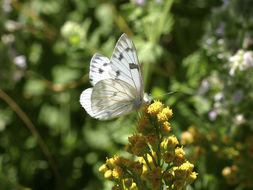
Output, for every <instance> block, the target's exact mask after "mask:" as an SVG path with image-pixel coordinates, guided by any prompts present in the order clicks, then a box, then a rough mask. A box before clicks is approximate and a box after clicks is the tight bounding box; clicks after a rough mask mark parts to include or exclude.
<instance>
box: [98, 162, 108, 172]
mask: <svg viewBox="0 0 253 190" xmlns="http://www.w3.org/2000/svg"><path fill="white" fill-rule="evenodd" d="M107 169H108V168H107V166H106V164H103V165H102V166H100V167H99V169H98V171H99V172H103V173H104V172H106V170H107Z"/></svg>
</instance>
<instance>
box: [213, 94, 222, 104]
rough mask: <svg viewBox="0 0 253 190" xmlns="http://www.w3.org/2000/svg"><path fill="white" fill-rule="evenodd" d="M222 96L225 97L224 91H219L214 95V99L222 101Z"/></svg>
mask: <svg viewBox="0 0 253 190" xmlns="http://www.w3.org/2000/svg"><path fill="white" fill-rule="evenodd" d="M222 98H223V93H222V92H219V93H217V94H215V95H214V100H215V101H216V102H217V101H220V100H221V99H222Z"/></svg>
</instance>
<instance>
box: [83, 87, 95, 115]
mask: <svg viewBox="0 0 253 190" xmlns="http://www.w3.org/2000/svg"><path fill="white" fill-rule="evenodd" d="M92 91H93V89H92V88H88V89H86V90H84V91H83V92H82V94H81V96H80V103H81V105H82V107H83V108H84V109H85V110H86V112H87V113H88V114H89V115H90V116H91V117H94V118H96V115H95V114H94V113H93V111H92V110H91V94H92Z"/></svg>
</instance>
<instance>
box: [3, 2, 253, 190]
mask: <svg viewBox="0 0 253 190" xmlns="http://www.w3.org/2000/svg"><path fill="white" fill-rule="evenodd" d="M252 7H253V4H252V1H251V0H231V1H226V0H223V1H221V0H215V1H202V0H195V1H186V0H174V1H173V0H129V1H125V0H124V1H97V0H96V1H94V0H85V1H78V0H75V1H60V0H48V1H43V0H34V1H14V0H12V1H9V0H2V1H0V9H1V11H0V12H1V13H0V14H1V17H0V189H29V188H30V189H63V188H64V189H109V188H110V187H111V186H112V184H110V183H108V182H107V181H105V180H104V179H103V176H101V174H99V172H98V167H99V166H100V165H101V164H102V163H103V162H104V161H105V158H106V157H107V156H108V157H110V156H112V155H114V154H116V153H117V154H118V155H124V153H123V147H124V145H125V144H126V142H127V138H128V136H129V135H130V134H131V133H132V132H133V131H134V126H135V125H136V123H137V122H136V114H135V113H132V114H130V115H127V116H124V117H120V118H118V119H113V120H110V121H97V120H95V119H92V118H91V117H90V116H88V115H87V114H86V113H85V111H84V110H83V109H82V108H81V106H80V103H79V96H80V94H81V92H82V91H83V90H84V89H86V88H88V87H89V86H90V84H89V80H88V72H89V63H90V59H91V57H92V55H93V54H94V53H96V52H99V53H102V54H104V55H106V56H108V57H110V56H111V54H112V51H113V48H114V46H115V43H116V41H117V39H118V37H119V36H120V35H121V34H122V33H127V34H128V35H129V36H130V38H131V39H132V40H133V42H134V44H135V46H136V49H137V54H138V58H139V61H140V64H141V68H142V74H143V78H144V83H145V91H146V92H148V93H151V94H152V95H153V96H159V95H162V94H164V93H167V92H171V91H176V92H177V93H174V94H170V95H165V96H162V97H161V98H160V97H159V99H162V100H163V101H164V103H165V104H167V105H169V106H171V107H172V109H173V111H174V116H173V119H172V125H173V126H174V127H173V130H174V132H175V134H176V135H177V136H178V137H180V135H181V134H182V137H181V139H182V140H185V136H183V134H185V133H184V131H185V130H187V128H188V127H189V126H190V125H195V126H196V127H197V130H194V131H195V134H198V135H197V136H194V135H193V131H192V129H193V128H189V129H188V130H187V131H186V132H188V137H189V133H190V134H191V135H192V136H193V137H194V138H193V139H194V140H193V141H192V142H191V143H188V144H191V145H188V146H186V150H187V152H188V156H189V158H190V159H192V161H194V165H195V166H196V167H197V169H196V170H197V172H198V173H199V175H198V179H197V180H196V181H195V182H194V183H193V184H192V185H191V187H190V188H192V189H196V190H198V189H208V190H214V189H237V190H240V189H249V188H252V180H251V179H252V178H251V177H252V173H253V172H252V167H253V166H252V144H253V143H252V142H253V140H252V139H253V127H252V123H253V122H252V118H253V116H252V111H251V110H252V105H253V101H252V99H253V94H252V88H253V78H252V74H253V67H252V65H253V53H252V47H253V42H252V41H253V40H252V39H253V33H252V27H253V14H252V13H253V10H252ZM36 132H37V133H36ZM36 134H39V136H38V135H36ZM40 137H41V139H40ZM188 140H189V139H188ZM186 144H187V143H186ZM46 147H47V148H46ZM47 150H49V152H50V153H48V152H47ZM124 156H125V155H124ZM128 156H129V155H128ZM52 160H53V161H52Z"/></svg>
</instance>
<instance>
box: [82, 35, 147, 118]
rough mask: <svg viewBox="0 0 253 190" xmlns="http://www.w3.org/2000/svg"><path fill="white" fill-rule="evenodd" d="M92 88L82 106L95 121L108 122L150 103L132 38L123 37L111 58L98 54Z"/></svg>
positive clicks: (92, 65)
mask: <svg viewBox="0 0 253 190" xmlns="http://www.w3.org/2000/svg"><path fill="white" fill-rule="evenodd" d="M90 82H91V84H92V86H93V88H88V89H86V90H84V91H83V92H82V94H81V96H80V103H81V105H82V107H83V108H84V109H85V110H86V111H87V113H88V114H89V115H90V116H91V117H94V118H97V119H101V120H106V119H111V118H114V117H117V116H120V115H124V114H126V113H129V112H130V111H133V110H138V109H139V108H140V107H141V106H142V105H143V104H145V103H147V102H149V100H148V96H147V95H146V94H144V87H143V80H142V76H141V70H140V66H139V63H138V58H137V55H136V49H135V47H134V44H133V42H132V41H131V39H130V38H129V37H128V36H127V35H126V34H122V35H121V37H120V38H119V40H118V42H117V44H116V46H115V48H114V51H113V54H112V57H111V59H108V58H107V57H105V56H103V55H101V54H99V53H96V54H95V55H93V57H92V59H91V62H90Z"/></svg>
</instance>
